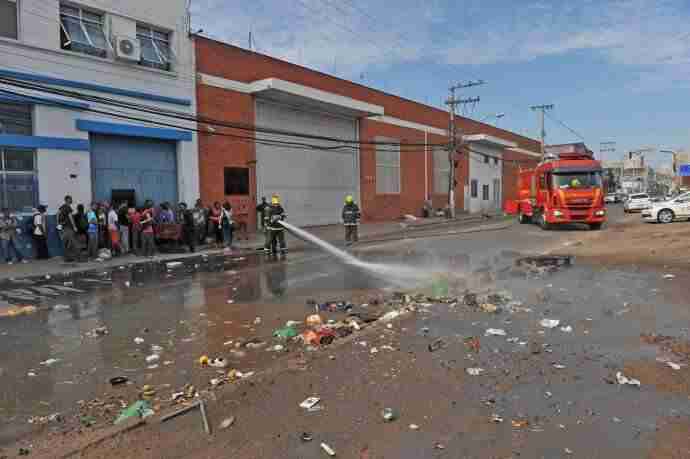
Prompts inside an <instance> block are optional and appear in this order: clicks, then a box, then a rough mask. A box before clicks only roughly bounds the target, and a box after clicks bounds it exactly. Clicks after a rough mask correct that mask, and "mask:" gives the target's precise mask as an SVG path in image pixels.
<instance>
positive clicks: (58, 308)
mask: <svg viewBox="0 0 690 459" xmlns="http://www.w3.org/2000/svg"><path fill="white" fill-rule="evenodd" d="M69 309H70V307H69V306H67V305H66V304H56V305H55V306H53V311H68V310H69Z"/></svg>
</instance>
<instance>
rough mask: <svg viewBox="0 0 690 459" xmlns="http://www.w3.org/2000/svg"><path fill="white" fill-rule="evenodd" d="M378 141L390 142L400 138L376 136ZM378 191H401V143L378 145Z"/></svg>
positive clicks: (387, 192)
mask: <svg viewBox="0 0 690 459" xmlns="http://www.w3.org/2000/svg"><path fill="white" fill-rule="evenodd" d="M376 142H385V143H388V144H395V143H398V140H395V139H387V138H383V137H376ZM376 193H378V194H397V193H400V145H399V144H398V145H376Z"/></svg>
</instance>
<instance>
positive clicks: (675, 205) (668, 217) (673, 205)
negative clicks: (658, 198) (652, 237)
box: [642, 193, 690, 223]
mask: <svg viewBox="0 0 690 459" xmlns="http://www.w3.org/2000/svg"><path fill="white" fill-rule="evenodd" d="M685 218H688V219H690V193H684V194H681V195H680V196H676V197H675V198H673V199H670V200H668V201H662V202H655V203H652V207H651V208H650V209H645V210H643V211H642V219H643V220H644V221H646V222H659V223H671V222H672V221H674V220H680V219H685Z"/></svg>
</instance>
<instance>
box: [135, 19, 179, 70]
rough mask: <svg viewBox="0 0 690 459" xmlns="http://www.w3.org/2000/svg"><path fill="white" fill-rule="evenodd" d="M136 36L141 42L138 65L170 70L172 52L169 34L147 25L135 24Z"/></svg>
mask: <svg viewBox="0 0 690 459" xmlns="http://www.w3.org/2000/svg"><path fill="white" fill-rule="evenodd" d="M137 38H138V39H139V43H140V44H141V61H139V64H140V65H143V66H145V67H152V68H156V69H161V70H170V62H171V61H172V59H173V52H172V48H171V46H170V34H169V33H168V32H162V31H160V30H156V29H152V28H151V27H148V26H143V25H137Z"/></svg>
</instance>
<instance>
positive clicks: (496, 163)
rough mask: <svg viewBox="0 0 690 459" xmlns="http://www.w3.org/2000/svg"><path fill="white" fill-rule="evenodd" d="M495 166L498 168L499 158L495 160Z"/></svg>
mask: <svg viewBox="0 0 690 459" xmlns="http://www.w3.org/2000/svg"><path fill="white" fill-rule="evenodd" d="M494 166H498V158H494Z"/></svg>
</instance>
